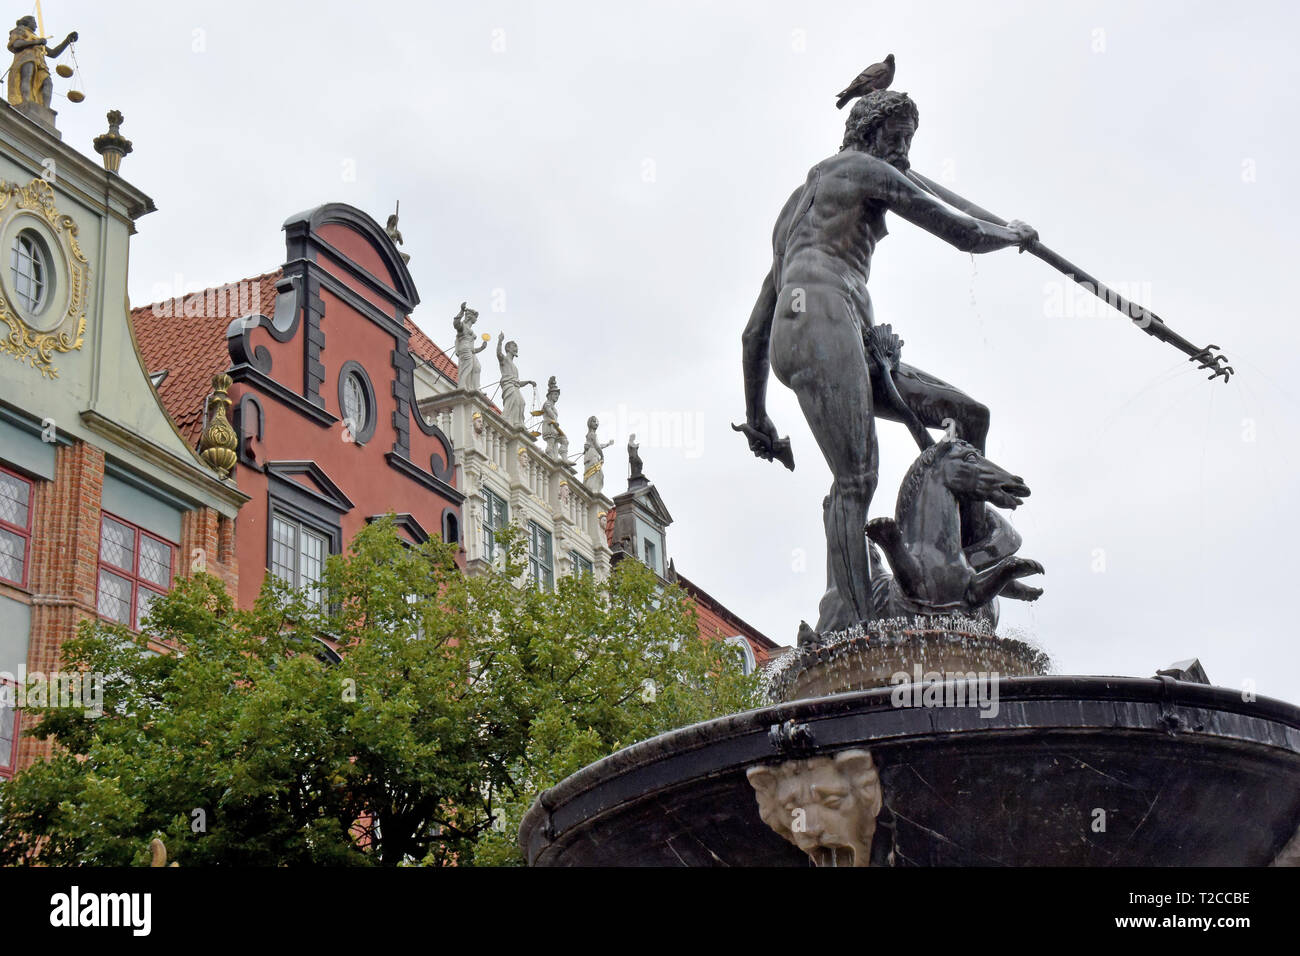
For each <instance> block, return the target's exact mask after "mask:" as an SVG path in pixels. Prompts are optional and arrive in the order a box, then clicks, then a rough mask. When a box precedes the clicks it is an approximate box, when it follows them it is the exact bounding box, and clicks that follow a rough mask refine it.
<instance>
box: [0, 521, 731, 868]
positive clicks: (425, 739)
mask: <svg viewBox="0 0 1300 956" xmlns="http://www.w3.org/2000/svg"><path fill="white" fill-rule="evenodd" d="M502 544H503V550H504V551H505V554H506V564H505V567H504V568H503V569H501V570H500V571H497V572H489V573H486V574H482V575H478V576H475V577H467V576H465V575H464V574H463V573H462V572H461V571H460V570H459V568H458V567H457V566H456V564H455V549H454V546H447V545H444V544H442V543H441V542H439V541H436V540H430V541H427V542H425V543H424V544H422V545H420V546H418V547H414V546H409V545H406V544H404V543H403V542H401V541H400V540H399V538H398V536H397V534H396V531H395V530H394V525H393V522H392V520H391V518H390V519H386V520H384V521H380V522H376V523H374V524H373V525H371V526H369V527H367V528H366V529H365V530H364V531H362V532H361V533H360V534H358V535H357V536H356V538H355V539H354V540H353V542H352V545H351V547H350V549H349V552H348V554H347V555H344V556H339V557H334V558H331V559H330V560H329V561H328V562H327V566H326V570H325V574H324V579H323V584H324V594H326V595H327V596H328V600H327V601H326V602H325V603H323V604H322V605H321V606H313V605H312V604H311V603H310V602H309V601H308V596H307V595H304V594H302V593H296V592H293V591H291V590H289V589H287V588H286V587H285V586H284V585H282V584H280V583H279V582H277V581H275V580H274V579H272V578H269V577H268V581H267V584H266V586H265V587H264V589H263V592H262V595H261V597H260V598H259V599H258V601H257V603H256V605H255V606H254V607H253V608H252V609H249V610H241V609H239V608H236V607H235V606H234V605H233V602H232V600H231V598H230V597H229V595H228V594H227V593H226V592H225V590H224V588H223V587H222V586H221V584H220V583H219V582H218V581H217V580H216V579H214V578H212V577H209V576H207V575H203V574H199V575H196V576H194V577H193V578H190V579H188V580H185V581H181V582H179V583H178V584H177V586H176V587H175V589H174V590H173V591H172V592H171V593H170V594H168V595H166V596H165V597H162V598H160V599H159V600H158V601H157V602H156V603H155V604H154V605H153V607H152V609H151V611H150V615H149V618H148V619H147V621H146V622H145V626H146V629H147V631H148V633H149V634H151V635H153V636H154V637H155V638H156V639H160V640H162V641H164V642H166V643H169V644H171V645H172V646H173V647H175V648H177V652H176V653H171V654H154V653H152V652H150V651H149V649H148V646H147V642H146V640H145V639H144V638H143V637H141V636H139V635H136V634H134V633H132V632H131V631H129V630H127V629H125V628H123V627H121V626H118V625H113V624H108V623H104V622H86V623H85V624H83V626H82V628H81V631H80V632H79V634H78V636H77V637H76V638H75V639H73V640H71V641H69V642H68V643H67V644H66V645H65V647H64V667H65V669H78V670H82V671H85V672H87V673H88V674H94V675H102V677H103V681H104V707H103V711H104V712H103V715H102V716H99V717H95V716H88V715H87V714H86V713H85V712H84V711H83V710H80V709H71V708H66V707H57V706H49V707H43V708H42V707H36V708H31V707H29V708H28V709H27V710H26V711H25V712H24V713H25V717H24V719H25V721H27V722H28V723H29V724H31V723H33V722H34V719H35V721H36V723H35V727H34V729H32V730H30V731H28V732H29V733H32V734H34V735H35V736H38V737H42V738H49V739H52V740H53V741H54V743H55V745H56V746H55V755H54V756H53V757H52V758H51V759H50V760H48V761H44V762H40V763H37V764H35V765H33V766H32V767H30V768H28V769H27V770H25V771H23V772H22V773H20V774H18V775H17V776H16V777H15V778H14V779H13V780H12V781H10V782H8V783H4V784H2V785H0V863H4V864H19V863H42V864H52V865H72V864H82V863H86V864H97V865H131V864H134V865H141V864H143V863H145V862H147V859H148V844H149V842H150V840H151V839H152V838H153V837H155V836H161V837H162V839H163V841H164V842H165V843H166V846H167V849H168V852H169V856H170V858H171V859H174V860H176V861H178V862H179V863H180V864H181V865H182V866H201V865H212V864H245V865H259V864H260V865H278V864H290V865H292V864H325V865H342V864H362V865H366V864H382V865H396V864H399V863H410V862H424V863H428V864H458V865H468V864H473V863H495V864H507V863H519V862H521V860H520V856H519V851H518V848H517V846H516V835H515V834H516V830H517V827H518V824H519V820H520V819H521V818H522V815H523V813H524V811H525V810H526V809H527V807H528V805H529V804H530V803H531V802H532V800H533V798H534V797H535V795H536V794H537V793H538V792H539V791H540V790H541V789H543V788H545V787H548V786H551V785H553V784H554V783H555V782H557V781H558V780H559V779H561V778H562V777H563V776H565V775H567V774H568V773H570V772H572V771H574V770H576V769H578V768H579V767H581V766H583V765H584V764H586V763H589V762H590V761H592V760H595V759H598V758H599V757H602V756H604V755H606V754H608V753H610V752H612V751H614V750H616V749H618V748H619V747H621V746H625V745H627V744H630V743H633V742H635V741H637V740H640V739H644V738H646V737H649V736H652V735H654V734H656V733H660V732H663V731H666V730H670V729H672V728H674V727H679V726H683V725H685V724H688V723H692V722H695V721H698V720H704V719H708V718H710V717H714V716H720V715H722V714H725V713H730V712H734V711H736V710H741V709H744V708H746V707H749V706H753V704H754V694H755V683H754V680H753V678H751V677H744V676H742V675H741V672H740V666H739V662H738V660H737V658H736V656H735V650H734V649H733V648H731V647H728V646H727V645H725V644H723V643H721V642H716V641H714V642H706V641H702V640H699V639H698V638H697V636H696V629H695V625H694V619H693V609H692V607H691V605H690V602H689V600H688V599H687V598H686V597H685V596H684V595H683V594H682V593H681V592H680V591H679V590H678V589H676V588H675V587H671V586H670V587H664V586H663V585H662V583H661V582H660V581H659V579H658V578H656V577H655V576H654V575H653V574H652V573H651V572H650V571H649V570H647V569H646V568H645V567H644V566H642V565H641V564H639V563H637V562H635V561H624V562H622V563H621V564H620V565H619V566H618V567H617V568H616V569H615V571H614V573H613V574H612V575H611V576H610V578H609V579H608V580H607V581H606V582H603V583H602V584H600V585H597V584H596V583H595V582H594V581H592V580H591V578H590V577H588V576H582V575H576V576H573V577H565V578H563V579H561V580H560V581H559V582H558V586H557V588H556V590H555V591H554V592H553V593H552V592H543V591H541V590H539V589H537V588H534V587H531V586H521V582H520V578H521V576H522V571H523V568H522V565H521V563H520V561H521V557H522V544H521V542H520V540H519V539H518V537H517V536H515V535H506V536H505V538H504V540H503V542H502ZM322 637H324V638H325V639H326V640H327V642H328V643H329V644H332V645H333V646H335V647H337V648H338V651H339V654H338V655H335V654H332V653H329V652H327V651H326V646H325V644H324V643H322V640H321V638H322ZM339 655H341V661H340V660H338V659H337V658H338V656H339ZM50 703H51V704H54V703H56V702H55V701H51V702H50Z"/></svg>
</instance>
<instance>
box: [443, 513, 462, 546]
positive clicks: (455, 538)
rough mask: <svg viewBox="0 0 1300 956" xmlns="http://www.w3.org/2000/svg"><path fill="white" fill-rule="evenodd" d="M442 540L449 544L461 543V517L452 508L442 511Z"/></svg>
mask: <svg viewBox="0 0 1300 956" xmlns="http://www.w3.org/2000/svg"><path fill="white" fill-rule="evenodd" d="M442 540H443V541H445V542H447V544H460V519H459V518H457V517H456V512H454V511H452V510H451V509H450V508H448V509H447V510H446V511H444V512H443V513H442Z"/></svg>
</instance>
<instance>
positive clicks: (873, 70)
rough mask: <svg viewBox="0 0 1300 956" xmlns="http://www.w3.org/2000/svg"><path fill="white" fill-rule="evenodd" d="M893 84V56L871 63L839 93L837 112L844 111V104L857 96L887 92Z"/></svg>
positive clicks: (836, 103)
mask: <svg viewBox="0 0 1300 956" xmlns="http://www.w3.org/2000/svg"><path fill="white" fill-rule="evenodd" d="M893 82H894V54H892V53H891V54H889V56H887V57H885V61H884V62H883V63H873V64H871V66H869V67H867V68H866V69H865V70H863V71H862V72H861V73H859V74H858V76H857V79H855V80H854V81H853V82H852V83H850V84H849V85H848V86H846V87H845V88H844V89H842V90H841V91H840V92H839V94H838V95H839V99H838V100H836V101H835V108H836V109H837V110H842V109H844V104H845V103H847V102H848V101H849V100H851V99H854V98H856V97H859V96H865V95H866V94H868V93H870V92H871V91H872V90H887V89H889V84H890V83H893Z"/></svg>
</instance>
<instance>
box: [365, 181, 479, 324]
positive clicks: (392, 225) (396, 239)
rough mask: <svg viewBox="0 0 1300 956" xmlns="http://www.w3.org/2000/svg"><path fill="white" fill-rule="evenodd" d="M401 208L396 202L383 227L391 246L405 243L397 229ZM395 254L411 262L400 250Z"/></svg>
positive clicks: (399, 202) (406, 254)
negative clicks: (391, 243) (391, 242)
mask: <svg viewBox="0 0 1300 956" xmlns="http://www.w3.org/2000/svg"><path fill="white" fill-rule="evenodd" d="M401 208H402V202H401V200H398V202H397V205H396V206H394V207H393V214H392V215H391V216H389V217H388V222H387V223H385V225H384V232H386V233H388V238H389V239H391V240H393V245H395V246H401V245H405V243H403V242H402V230H400V229H398V228H397V214H398V212H399V211H400V210H401ZM397 254H398V255H399V256H401V257H402V261H403V262H410V261H411V257H410V255H409V254H408V253H405V252H402V250H400V249H399V250H397ZM461 308H464V306H463V305H462V306H461Z"/></svg>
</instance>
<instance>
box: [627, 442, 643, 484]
mask: <svg viewBox="0 0 1300 956" xmlns="http://www.w3.org/2000/svg"><path fill="white" fill-rule="evenodd" d="M640 449H641V446H640V445H638V444H637V443H636V432H633V433H632V434H631V435H628V436H627V466H628V475H627V476H628V478H629V479H632V478H643V477H645V476H644V475H643V474H642V468H644V467H645V466H644V465H642V463H641V450H640Z"/></svg>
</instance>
